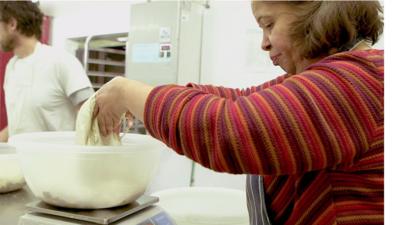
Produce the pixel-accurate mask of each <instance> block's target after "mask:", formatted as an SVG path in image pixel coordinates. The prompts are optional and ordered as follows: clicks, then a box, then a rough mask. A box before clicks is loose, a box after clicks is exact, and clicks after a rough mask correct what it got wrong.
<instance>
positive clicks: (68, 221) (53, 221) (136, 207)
mask: <svg viewBox="0 0 400 225" xmlns="http://www.w3.org/2000/svg"><path fill="white" fill-rule="evenodd" d="M156 202H158V198H157V197H153V196H146V195H144V196H142V197H140V198H139V199H137V200H136V201H135V202H133V203H131V204H128V205H125V206H121V207H116V208H110V209H96V210H81V209H68V208H60V207H55V206H51V205H48V204H46V203H44V202H41V201H36V202H31V203H29V204H27V205H26V207H27V209H28V210H29V212H28V213H26V214H25V215H23V216H21V217H20V220H19V224H18V225H96V224H104V225H107V224H115V225H122V224H127V225H136V224H138V225H153V224H154V225H173V224H175V223H174V222H173V220H172V219H171V218H170V217H169V216H168V215H167V213H165V212H164V210H162V209H161V208H160V207H158V206H154V205H153V204H154V203H156Z"/></svg>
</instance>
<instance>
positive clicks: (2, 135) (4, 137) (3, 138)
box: [0, 126, 8, 142]
mask: <svg viewBox="0 0 400 225" xmlns="http://www.w3.org/2000/svg"><path fill="white" fill-rule="evenodd" d="M7 141H8V126H6V127H4V128H3V129H2V130H1V131H0V142H7Z"/></svg>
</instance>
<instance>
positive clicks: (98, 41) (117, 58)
mask: <svg viewBox="0 0 400 225" xmlns="http://www.w3.org/2000/svg"><path fill="white" fill-rule="evenodd" d="M127 36H128V33H115V34H105V35H93V36H87V37H79V38H72V39H70V40H72V41H74V42H76V43H77V44H78V48H77V50H76V53H75V54H76V56H77V58H78V59H79V60H80V61H81V63H82V65H83V67H84V69H85V71H86V74H87V75H88V77H89V80H90V81H91V83H92V86H93V88H94V90H95V91H97V90H98V89H100V88H101V87H102V86H103V85H104V84H105V83H107V82H108V81H110V80H112V79H113V78H114V77H117V76H125V71H126V70H125V64H126V62H125V61H126V59H125V55H126V40H127V38H126V37H127ZM130 132H131V133H142V134H144V133H146V130H145V128H144V124H143V123H142V122H140V121H138V120H134V124H133V127H132V128H131V130H130Z"/></svg>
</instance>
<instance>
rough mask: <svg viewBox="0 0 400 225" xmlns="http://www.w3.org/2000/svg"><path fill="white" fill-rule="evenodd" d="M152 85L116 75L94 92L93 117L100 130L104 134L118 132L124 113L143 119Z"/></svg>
mask: <svg viewBox="0 0 400 225" xmlns="http://www.w3.org/2000/svg"><path fill="white" fill-rule="evenodd" d="M152 89H153V87H152V86H149V85H146V84H144V83H141V82H139V81H135V80H129V79H127V78H123V77H116V78H114V79H112V80H111V81H110V82H108V83H106V84H105V85H104V86H103V87H102V88H100V90H98V91H97V92H96V104H95V109H94V114H93V117H95V116H97V121H98V124H99V128H100V132H101V134H102V135H103V136H106V135H108V134H110V133H112V132H119V127H120V119H121V116H122V115H123V114H124V113H130V114H131V115H132V117H134V118H136V119H139V120H140V121H143V112H144V107H145V104H146V100H147V97H148V95H149V94H150V92H151V90H152Z"/></svg>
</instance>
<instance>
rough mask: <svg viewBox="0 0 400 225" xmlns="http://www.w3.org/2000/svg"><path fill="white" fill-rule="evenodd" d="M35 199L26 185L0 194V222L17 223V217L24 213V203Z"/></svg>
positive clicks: (9, 224)
mask: <svg viewBox="0 0 400 225" xmlns="http://www.w3.org/2000/svg"><path fill="white" fill-rule="evenodd" d="M35 199H36V198H35V196H34V195H33V193H32V192H31V190H29V188H28V186H26V185H25V186H24V188H22V189H21V190H18V191H13V192H10V193H6V194H0V224H1V225H17V224H18V220H19V217H20V216H22V215H24V214H25V205H26V204H27V203H29V202H32V201H34V200H35Z"/></svg>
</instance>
